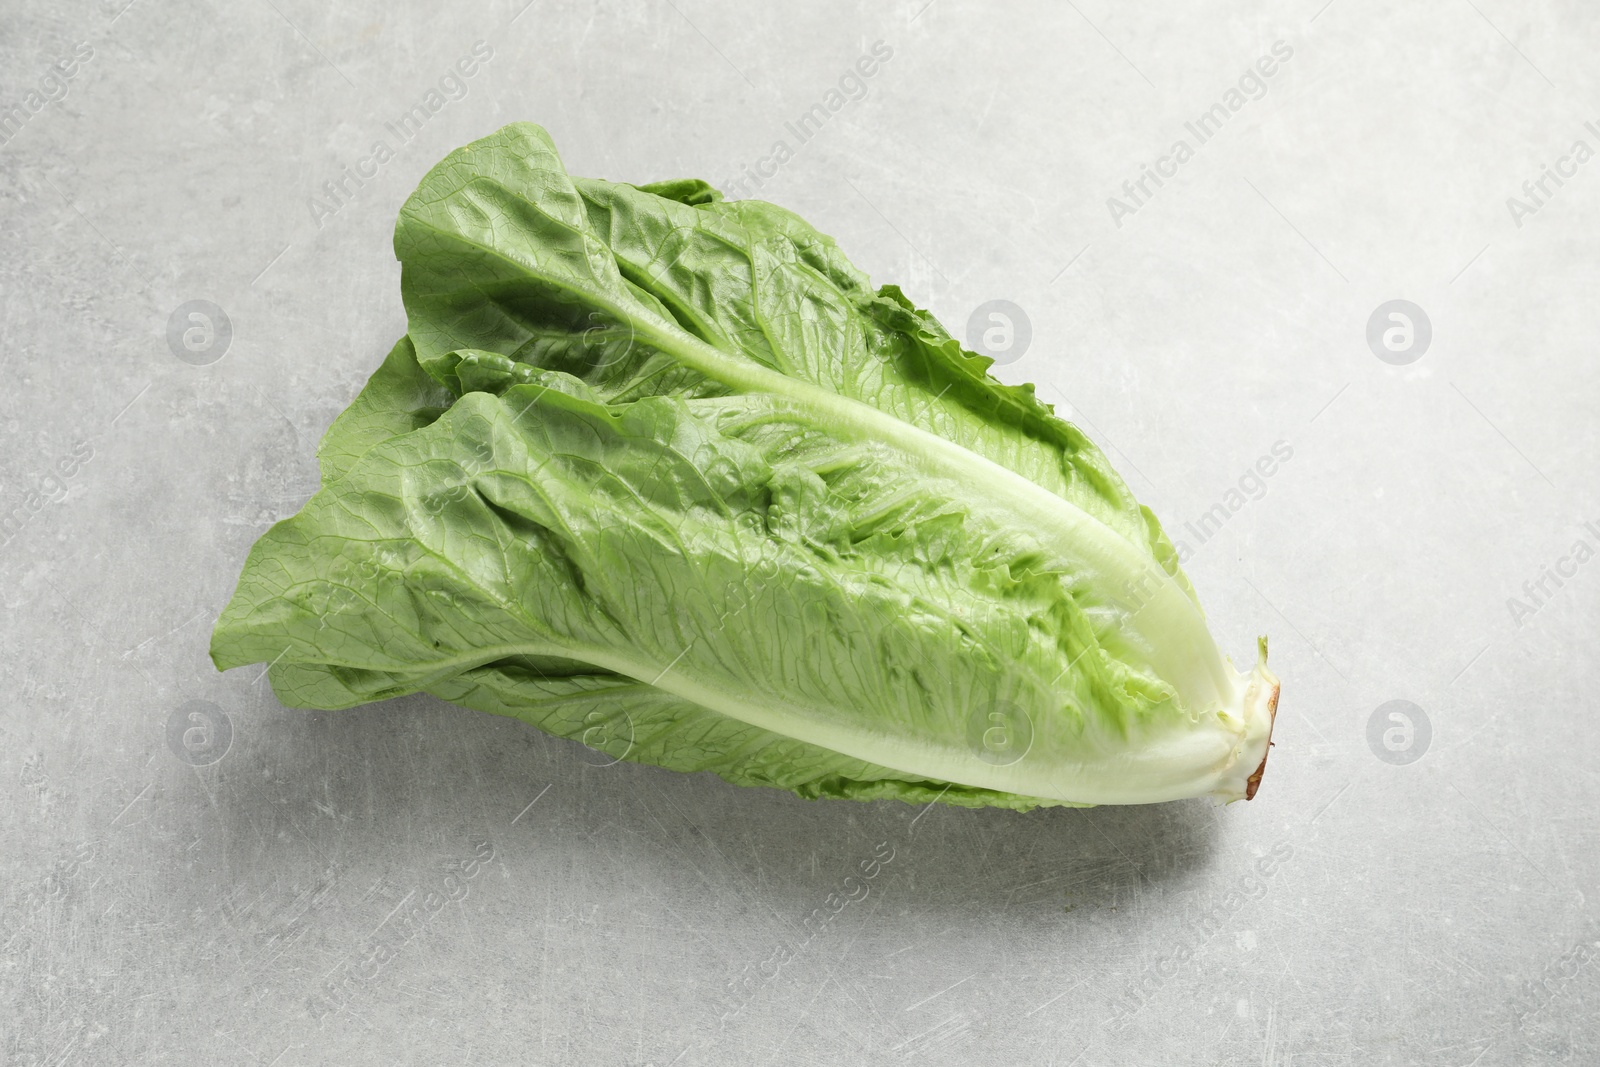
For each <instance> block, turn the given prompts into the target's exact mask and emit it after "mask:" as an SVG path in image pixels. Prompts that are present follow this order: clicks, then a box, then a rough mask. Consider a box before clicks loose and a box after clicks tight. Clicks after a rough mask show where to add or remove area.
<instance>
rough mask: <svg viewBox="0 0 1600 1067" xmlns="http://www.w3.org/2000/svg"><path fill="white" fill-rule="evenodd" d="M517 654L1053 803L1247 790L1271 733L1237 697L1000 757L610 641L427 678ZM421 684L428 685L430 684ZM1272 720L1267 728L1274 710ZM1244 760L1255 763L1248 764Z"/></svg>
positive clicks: (932, 775)
mask: <svg viewBox="0 0 1600 1067" xmlns="http://www.w3.org/2000/svg"><path fill="white" fill-rule="evenodd" d="M685 651H687V650H685ZM510 656H561V657H565V658H570V659H577V660H581V661H582V662H585V663H590V664H592V665H594V666H596V667H599V668H601V669H602V670H608V671H611V672H613V673H615V674H619V675H622V676H624V677H627V678H634V679H637V680H639V681H641V682H645V683H647V684H649V685H650V686H651V687H652V688H654V689H658V690H662V691H664V692H668V693H671V694H673V695H674V696H678V697H682V698H683V699H684V700H687V701H689V702H691V703H693V704H697V705H699V706H700V707H703V708H705V709H707V710H708V711H713V712H716V713H717V714H719V715H724V716H726V717H728V718H730V719H734V720H736V721H738V722H742V723H746V724H747V725H750V726H754V727H757V728H759V729H762V730H766V731H768V732H769V733H773V734H776V735H778V736H781V737H790V738H793V739H795V740H796V741H803V742H805V743H807V744H810V745H815V746H817V747H818V748H822V749H825V750H827V751H830V752H838V753H840V754H842V755H846V756H849V757H851V758H854V759H859V760H862V761H865V762H867V763H873V764H877V765H879V766H882V767H891V768H893V769H894V770H897V771H901V772H903V773H905V774H911V775H917V776H919V777H923V778H927V779H929V780H931V781H938V782H955V783H957V784H959V785H965V786H972V787H975V788H979V789H993V790H996V791H999V792H1003V793H1014V794H1016V795H1018V796H1025V797H1035V798H1038V799H1039V800H1041V801H1044V802H1047V803H1060V802H1065V803H1073V804H1150V803H1159V802H1161V801H1166V800H1181V799H1184V798H1187V797H1194V796H1202V795H1217V796H1221V797H1224V798H1227V799H1232V798H1234V797H1236V796H1238V795H1241V794H1242V789H1243V785H1242V783H1243V779H1244V776H1245V775H1246V774H1248V773H1249V771H1250V769H1252V768H1254V766H1255V762H1256V761H1257V760H1258V759H1259V756H1260V752H1258V751H1257V749H1261V750H1262V751H1264V743H1265V737H1264V735H1263V736H1261V737H1257V736H1256V735H1258V734H1261V731H1262V729H1263V727H1262V725H1261V721H1260V718H1259V716H1258V715H1257V714H1255V713H1253V712H1252V711H1251V709H1248V708H1244V707H1242V706H1235V707H1233V708H1231V709H1230V710H1231V712H1232V714H1229V715H1218V714H1207V715H1202V716H1200V717H1199V720H1198V721H1197V722H1195V723H1193V724H1178V723H1168V724H1165V725H1164V726H1163V727H1159V728H1157V729H1156V730H1155V731H1153V732H1152V733H1151V734H1150V735H1149V736H1146V737H1143V738H1140V739H1138V740H1137V741H1134V742H1130V743H1129V744H1128V745H1127V746H1126V747H1123V748H1119V749H1116V750H1115V751H1114V752H1113V753H1112V754H1111V755H1109V756H1108V757H1107V758H1104V759H1099V760H1086V761H1079V762H1072V763H1064V762H1062V761H1060V760H1056V759H1051V758H1048V757H1045V758H1034V759H1030V758H1029V756H1028V755H1024V756H1023V757H1022V758H1021V759H1020V760H1018V761H1017V762H1016V763H1014V764H1011V765H1009V766H997V765H994V764H990V763H987V762H985V761H984V760H982V759H979V758H978V757H977V755H976V754H975V753H969V752H966V751H962V750H960V749H958V748H955V747H953V746H940V745H934V744H929V743H926V742H923V743H919V742H918V741H916V740H913V739H910V738H906V737H900V736H890V735H888V734H884V733H878V732H873V731H868V730H863V729H860V728H855V727H852V726H851V725H849V724H847V723H843V722H840V721H838V718H837V715H836V714H835V713H833V711H832V709H830V711H829V712H828V713H819V711H818V709H816V708H814V707H811V706H809V705H804V704H798V703H795V702H793V701H789V700H786V699H784V698H783V697H782V696H781V695H780V694H774V693H762V694H760V695H759V698H758V699H751V697H752V694H748V693H746V694H739V693H730V692H728V691H725V690H722V689H717V688H714V687H711V686H708V685H704V684H702V683H701V682H699V681H697V680H696V679H695V677H694V676H692V675H688V674H682V673H679V672H676V671H673V670H672V669H671V667H670V665H669V666H667V667H662V666H660V665H658V664H652V663H646V662H643V661H640V660H636V659H631V658H629V657H627V656H625V655H621V654H619V653H618V652H617V651H616V650H614V649H609V648H586V647H576V648H575V647H565V646H558V645H545V644H531V643H530V644H506V645H497V646H492V647H487V648H481V647H480V648H474V649H472V650H471V651H470V652H465V653H462V654H460V655H457V656H453V657H451V658H449V659H445V660H435V661H434V662H433V663H432V664H430V666H431V667H433V668H434V669H435V670H434V672H433V673H432V674H431V675H430V678H432V679H434V680H437V679H439V678H446V677H451V676H453V675H456V674H459V673H460V672H461V671H463V670H467V669H471V668H472V667H477V666H483V665H484V664H487V663H493V662H494V661H496V660H500V659H505V658H507V657H510ZM417 688H418V689H426V688H427V684H425V683H423V684H418V685H417ZM1240 692H1241V693H1242V692H1243V686H1242V685H1241V686H1240ZM1235 704H1236V705H1237V704H1238V701H1237V700H1236V701H1235ZM1267 723H1268V728H1270V719H1269V720H1267ZM1039 755H1040V756H1044V755H1045V754H1044V753H1040V754H1039ZM1242 760H1243V761H1248V762H1249V766H1248V767H1244V766H1242V764H1241V761H1242Z"/></svg>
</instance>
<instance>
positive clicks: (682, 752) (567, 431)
mask: <svg viewBox="0 0 1600 1067" xmlns="http://www.w3.org/2000/svg"><path fill="white" fill-rule="evenodd" d="M395 250H396V255H397V256H398V258H399V259H400V262H401V265H402V275H401V291H402V296H403V298H404V301H405V305H406V311H407V319H408V336H407V338H405V339H403V340H402V341H401V342H400V343H399V344H397V345H396V347H395V349H394V350H393V351H392V352H391V353H390V355H389V358H388V359H387V360H386V361H385V362H384V364H383V366H382V367H381V368H380V369H379V371H378V372H377V373H376V374H375V375H374V376H373V378H372V380H371V381H370V382H369V383H368V386H367V388H366V389H365V390H363V392H362V394H361V395H360V396H359V397H358V398H357V400H356V401H355V403H353V404H352V406H351V408H350V409H349V410H348V411H346V412H345V413H344V414H343V415H342V416H340V418H339V419H338V420H337V421H336V422H335V423H334V425H333V426H332V427H331V428H330V430H329V432H328V435H327V437H326V438H325V439H324V442H323V445H322V447H321V449H320V452H319V455H320V459H321V462H322V468H323V488H322V489H321V491H319V492H318V493H317V494H316V495H315V496H314V497H313V498H312V499H311V501H310V502H309V503H308V504H307V505H306V507H305V508H304V510H302V511H301V513H300V514H298V515H296V516H295V517H293V518H291V519H288V520H285V521H284V522H282V523H279V524H278V525H276V526H274V527H273V528H272V529H271V530H269V531H268V532H267V533H266V534H265V535H264V536H263V537H262V538H261V540H260V541H259V542H258V543H257V544H256V546H255V547H254V549H252V551H251V554H250V557H249V559H248V560H247V562H246V565H245V568H244V573H243V575H242V576H241V579H240V583H239V588H238V590H237V592H236V593H235V596H234V598H233V600H232V601H231V602H230V604H229V605H228V607H227V609H226V610H225V611H224V613H223V615H222V618H221V619H220V620H219V622H218V624H217V628H216V631H215V634H214V636H213V643H212V655H213V658H214V660H215V661H216V662H217V664H218V666H219V667H222V668H227V667H231V666H237V665H242V664H246V663H254V662H267V663H269V664H271V666H270V669H269V675H270V677H271V680H272V684H273V686H274V688H275V690H276V691H277V693H278V695H279V697H280V699H282V700H283V701H284V702H285V703H287V704H290V705H292V706H301V707H318V708H338V707H348V706H352V705H355V704H360V703H364V702H367V701H372V700H379V699H383V698H386V697H391V696H398V695H402V694H406V693H412V692H419V691H425V692H431V693H434V694H436V695H438V696H440V697H442V698H444V699H447V700H452V701H454V702H457V703H460V704H463V705H465V706H469V707H474V708H478V709H480V710H483V711H488V712H492V713H495V714H504V715H513V716H515V717H517V718H520V719H523V720H524V721H527V722H530V723H532V724H534V725H536V726H539V727H540V728H542V729H545V730H548V731H549V732H551V733H554V734H557V735H559V736H563V737H569V738H573V739H575V740H580V741H584V742H585V743H588V744H590V745H591V747H597V748H600V749H602V750H603V751H606V752H609V753H612V755H613V756H614V757H615V758H626V759H631V760H639V761H643V762H649V763H654V764H658V765H661V766H665V767H670V768H673V769H678V770H710V771H713V772H715V773H717V774H720V775H722V776H723V777H724V778H726V779H728V780H729V781H733V782H736V783H739V784H746V785H770V786H776V787H780V788H786V789H791V790H793V791H795V792H796V793H799V794H800V795H802V796H813V797H814V796H841V797H856V798H863V799H865V798H872V797H883V796H892V797H899V798H901V799H906V800H919V801H926V800H935V799H937V800H940V801H943V802H946V803H957V804H969V805H979V804H993V805H999V806H1007V807H1013V808H1019V809H1026V808H1029V807H1033V806H1036V805H1040V804H1087V803H1136V802H1144V801H1153V800H1166V799H1173V798H1176V797H1182V796H1193V795H1201V794H1212V795H1216V796H1218V797H1222V798H1230V799H1231V798H1234V797H1238V796H1244V795H1248V794H1249V793H1250V792H1253V789H1254V784H1255V781H1257V780H1258V779H1259V767H1260V765H1261V763H1262V761H1263V760H1264V758H1265V754H1266V748H1267V745H1268V737H1269V735H1270V731H1271V721H1272V714H1273V710H1274V708H1275V705H1276V697H1277V683H1276V680H1275V679H1273V678H1272V677H1271V675H1270V674H1269V673H1267V672H1266V670H1265V667H1264V663H1262V664H1257V666H1256V668H1255V670H1254V671H1253V672H1252V673H1251V674H1249V675H1242V674H1240V673H1239V672H1237V671H1235V670H1234V669H1233V668H1232V667H1231V665H1229V664H1228V662H1227V661H1226V659H1225V658H1223V657H1222V656H1221V655H1220V653H1219V652H1218V651H1217V648H1216V645H1215V642H1214V641H1213V640H1212V638H1211V635H1210V633H1209V631H1208V630H1207V628H1206V625H1205V620H1204V617H1203V615H1202V613H1201V611H1200V608H1199V605H1198V602H1197V600H1196V598H1195V596H1194V591H1193V589H1192V588H1191V587H1190V585H1189V583H1188V581H1187V579H1186V578H1185V577H1184V576H1183V574H1182V572H1181V570H1180V569H1179V568H1178V565H1177V560H1176V555H1175V553H1174V552H1173V550H1172V546H1171V544H1170V543H1169V542H1168V540H1167V539H1166V537H1165V535H1164V534H1163V533H1162V532H1161V529H1160V525H1159V523H1157V522H1156V520H1155V518H1154V516H1152V515H1151V514H1150V513H1149V511H1148V510H1146V509H1144V508H1142V507H1141V506H1140V505H1139V504H1138V503H1137V502H1136V501H1135V500H1134V499H1133V496H1132V494H1131V493H1130V492H1129V491H1128V489H1127V487H1126V486H1125V485H1124V484H1123V482H1122V481H1121V479H1120V478H1118V477H1117V475H1116V473H1115V472H1114V471H1113V470H1112V469H1111V467H1110V466H1109V464H1108V463H1107V462H1106V460H1105V457H1104V456H1103V455H1102V454H1101V453H1100V452H1099V450H1098V449H1096V448H1095V447H1094V445H1093V444H1092V443H1091V442H1089V441H1088V439H1087V438H1085V437H1084V436H1083V435H1082V434H1081V433H1080V432H1079V431H1078V430H1077V429H1076V428H1074V427H1072V426H1071V425H1070V424H1068V423H1066V422H1064V421H1063V420H1061V419H1058V418H1056V417H1055V415H1054V414H1053V412H1052V411H1051V409H1050V407H1049V406H1048V405H1046V404H1043V403H1041V402H1040V401H1039V400H1038V399H1037V398H1036V397H1035V396H1034V394H1033V390H1032V388H1031V387H1027V386H1023V387H1014V386H1006V385H1004V384H1002V383H1000V382H998V381H996V380H995V379H994V378H992V377H991V376H990V375H989V374H988V372H987V368H988V363H989V361H988V360H985V359H983V358H982V357H979V356H976V355H974V354H972V353H970V352H966V351H964V350H962V348H961V347H960V345H959V344H958V343H957V342H955V341H954V340H952V339H951V338H950V337H949V336H948V335H947V334H946V333H945V331H944V330H943V329H942V328H941V327H940V326H939V325H938V323H937V322H935V321H934V320H933V319H932V317H931V316H929V315H928V314H927V313H925V312H923V311H920V310H918V309H917V308H915V307H914V306H913V305H912V304H911V303H910V302H909V301H908V300H907V299H906V298H905V297H904V295H903V294H902V293H901V292H900V291H899V290H898V289H895V288H894V287H892V286H886V287H884V288H882V289H877V290H874V289H873V288H872V287H871V286H870V285H869V283H868V282H867V279H866V278H865V277H864V276H862V275H861V274H860V273H859V272H858V271H856V270H855V269H854V268H853V267H852V266H851V265H850V264H849V263H848V261H846V260H845V258H844V257H843V255H842V254H841V253H840V252H839V250H838V248H837V246H836V245H835V244H834V242H833V241H832V240H831V239H829V238H828V237H826V236H824V235H822V234H820V233H818V232H817V231H816V230H814V229H812V228H811V227H810V226H808V225H807V224H806V223H805V222H803V221H802V220H800V219H799V218H797V217H796V216H794V215H793V214H791V213H789V212H787V211H784V210H782V209H781V208H777V207H775V206H773V205H770V204H765V203H760V202H755V201H739V202H728V201H725V200H722V199H721V197H720V195H719V194H717V193H716V192H715V190H712V189H710V187H709V186H706V185H705V184H704V183H703V182H696V181H675V182H666V183H659V184H657V185H653V186H638V187H636V186H631V185H623V184H613V183H607V182H602V181H594V180H588V179H575V178H572V177H570V176H568V175H567V174H566V171H565V169H564V167H563V166H562V164H561V161H560V159H559V157H558V156H557V154H556V152H555V149H554V147H553V146H552V145H551V144H550V142H549V139H548V137H547V136H546V134H545V133H544V131H543V130H541V129H539V128H538V127H536V126H531V125H525V124H523V125H514V126H509V127H506V128H505V129H503V130H501V131H499V132H498V133H496V134H494V135H492V136H490V137H488V138H485V139H484V140H482V141H479V142H476V143H474V144H472V145H469V146H467V147H465V148H462V149H460V150H458V151H456V152H454V153H452V154H451V155H450V156H449V157H447V158H446V159H445V160H444V161H443V162H441V163H440V164H439V165H438V166H437V167H435V168H434V170H433V171H431V172H430V173H429V174H428V176H427V177H426V178H425V179H424V180H423V182H422V184H421V186H420V187H419V188H418V190H417V192H416V193H415V194H414V195H413V196H412V197H411V199H410V200H409V201H408V202H407V203H406V205H405V207H404V208H403V209H402V211H401V216H400V220H399V223H398V225H397V227H396V232H395ZM1263 659H1264V656H1263ZM1252 772H1254V775H1253V773H1252Z"/></svg>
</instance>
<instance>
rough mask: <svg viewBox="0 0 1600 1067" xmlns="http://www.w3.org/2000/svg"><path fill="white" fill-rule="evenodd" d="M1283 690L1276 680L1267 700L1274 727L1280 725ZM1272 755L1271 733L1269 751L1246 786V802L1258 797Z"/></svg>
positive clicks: (1268, 738) (1268, 744)
mask: <svg viewBox="0 0 1600 1067" xmlns="http://www.w3.org/2000/svg"><path fill="white" fill-rule="evenodd" d="M1282 688H1283V687H1282V686H1281V685H1279V684H1278V682H1277V681H1276V680H1274V681H1273V683H1272V695H1271V696H1270V697H1268V698H1267V712H1268V714H1270V715H1271V716H1272V725H1273V726H1277V725H1278V693H1279V692H1280V691H1281V690H1282ZM1271 754H1272V734H1271V732H1270V731H1269V732H1268V733H1267V751H1266V753H1265V754H1264V755H1263V756H1262V757H1261V765H1260V766H1259V767H1257V768H1256V772H1255V773H1254V774H1252V775H1251V776H1250V777H1249V779H1248V780H1247V781H1246V782H1245V784H1244V798H1245V799H1246V800H1250V799H1251V798H1253V797H1254V796H1255V795H1256V790H1257V789H1260V788H1261V776H1262V775H1263V774H1265V773H1266V770H1267V756H1270V755H1271Z"/></svg>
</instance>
